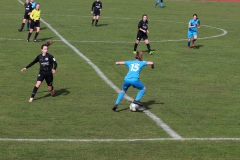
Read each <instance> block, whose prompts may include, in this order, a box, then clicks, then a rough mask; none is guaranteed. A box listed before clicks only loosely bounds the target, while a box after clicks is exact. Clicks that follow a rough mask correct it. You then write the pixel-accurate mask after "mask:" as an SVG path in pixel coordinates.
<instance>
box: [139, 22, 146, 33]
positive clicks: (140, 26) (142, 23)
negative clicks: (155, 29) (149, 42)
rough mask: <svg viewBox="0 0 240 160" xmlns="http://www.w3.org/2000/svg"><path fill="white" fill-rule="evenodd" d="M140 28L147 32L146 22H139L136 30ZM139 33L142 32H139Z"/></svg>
mask: <svg viewBox="0 0 240 160" xmlns="http://www.w3.org/2000/svg"><path fill="white" fill-rule="evenodd" d="M140 28H142V29H143V30H145V31H147V30H148V21H145V22H144V21H143V20H141V21H140V22H139V23H138V29H140ZM139 32H143V31H140V30H139Z"/></svg>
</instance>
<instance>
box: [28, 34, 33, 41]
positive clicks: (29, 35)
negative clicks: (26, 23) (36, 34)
mask: <svg viewBox="0 0 240 160" xmlns="http://www.w3.org/2000/svg"><path fill="white" fill-rule="evenodd" d="M31 35H32V33H30V32H28V40H29V38H30V37H31Z"/></svg>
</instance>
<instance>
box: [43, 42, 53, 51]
mask: <svg viewBox="0 0 240 160" xmlns="http://www.w3.org/2000/svg"><path fill="white" fill-rule="evenodd" d="M52 43H53V42H52V41H48V42H47V43H44V44H43V45H42V47H41V49H43V47H44V46H47V47H49V46H50V45H51V44H52Z"/></svg>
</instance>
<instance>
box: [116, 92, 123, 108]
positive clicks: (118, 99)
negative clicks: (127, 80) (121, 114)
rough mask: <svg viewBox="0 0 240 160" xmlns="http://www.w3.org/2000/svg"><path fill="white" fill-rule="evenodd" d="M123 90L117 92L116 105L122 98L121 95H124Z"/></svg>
mask: <svg viewBox="0 0 240 160" xmlns="http://www.w3.org/2000/svg"><path fill="white" fill-rule="evenodd" d="M124 94H125V93H124V92H123V91H121V92H120V93H119V94H118V97H117V100H116V103H115V104H116V105H118V104H119V103H120V102H121V100H122V99H123V97H124Z"/></svg>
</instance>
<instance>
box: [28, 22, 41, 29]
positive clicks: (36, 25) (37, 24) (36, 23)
mask: <svg viewBox="0 0 240 160" xmlns="http://www.w3.org/2000/svg"><path fill="white" fill-rule="evenodd" d="M34 27H40V21H39V20H36V22H34V20H31V25H30V28H31V29H34Z"/></svg>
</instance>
